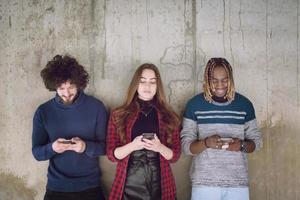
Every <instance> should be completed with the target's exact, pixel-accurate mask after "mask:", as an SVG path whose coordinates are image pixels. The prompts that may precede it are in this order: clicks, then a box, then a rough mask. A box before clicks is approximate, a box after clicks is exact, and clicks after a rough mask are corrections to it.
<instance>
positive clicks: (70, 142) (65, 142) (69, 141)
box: [60, 140, 76, 144]
mask: <svg viewBox="0 0 300 200" xmlns="http://www.w3.org/2000/svg"><path fill="white" fill-rule="evenodd" d="M60 143H63V144H76V143H75V142H72V140H64V141H61V142H60Z"/></svg>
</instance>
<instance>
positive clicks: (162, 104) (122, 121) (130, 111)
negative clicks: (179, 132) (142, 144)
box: [113, 63, 180, 144]
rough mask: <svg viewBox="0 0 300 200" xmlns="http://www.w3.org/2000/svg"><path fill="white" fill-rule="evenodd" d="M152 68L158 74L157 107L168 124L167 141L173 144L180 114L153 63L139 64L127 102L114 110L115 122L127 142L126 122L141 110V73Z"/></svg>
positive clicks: (122, 137)
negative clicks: (173, 136) (139, 91)
mask: <svg viewBox="0 0 300 200" xmlns="http://www.w3.org/2000/svg"><path fill="white" fill-rule="evenodd" d="M145 69H150V70H152V71H154V73H155V76H156V84H157V89H156V94H155V95H154V97H153V98H154V99H155V107H156V108H157V110H158V112H159V113H160V115H161V120H162V122H164V124H165V125H166V126H167V127H166V130H167V143H168V144H172V133H173V131H174V130H175V129H177V128H178V127H179V125H180V120H179V117H178V115H177V114H176V113H175V112H174V111H173V109H172V108H171V106H169V104H168V103H167V100H166V96H165V92H164V89H163V85H162V80H161V76H160V73H159V71H158V68H157V67H156V66H155V65H154V64H151V63H145V64H142V65H141V66H139V67H138V68H137V69H136V71H135V73H134V75H133V77H132V80H131V82H130V85H129V88H128V90H127V97H126V99H125V102H124V103H123V105H121V106H120V107H118V108H116V109H115V110H114V119H113V120H114V122H115V124H116V126H117V132H118V134H119V136H120V140H121V142H122V143H125V142H126V136H125V134H126V124H127V119H128V117H129V116H132V115H134V114H135V113H136V112H138V111H140V106H139V103H138V102H137V99H138V93H137V89H138V86H139V83H140V79H141V75H142V72H143V70H145Z"/></svg>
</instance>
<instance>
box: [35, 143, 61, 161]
mask: <svg viewBox="0 0 300 200" xmlns="http://www.w3.org/2000/svg"><path fill="white" fill-rule="evenodd" d="M32 154H33V156H34V158H35V159H36V160H38V161H44V160H48V159H50V158H51V157H52V156H54V155H55V154H56V153H55V152H54V151H53V149H52V144H51V143H49V144H46V145H34V146H33V147H32Z"/></svg>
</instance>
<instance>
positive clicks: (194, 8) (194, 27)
mask: <svg viewBox="0 0 300 200" xmlns="http://www.w3.org/2000/svg"><path fill="white" fill-rule="evenodd" d="M201 3H202V2H201ZM196 20H197V2H196V0H192V30H193V32H192V34H193V35H192V40H193V55H194V56H193V65H194V72H195V73H193V74H194V77H193V79H194V93H195V92H196V91H197V81H198V75H199V70H198V71H197V21H196Z"/></svg>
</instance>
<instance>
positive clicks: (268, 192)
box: [265, 0, 272, 200]
mask: <svg viewBox="0 0 300 200" xmlns="http://www.w3.org/2000/svg"><path fill="white" fill-rule="evenodd" d="M268 9H269V7H268V0H266V44H265V46H266V73H267V83H266V84H267V103H266V106H267V117H266V118H267V123H266V128H267V131H266V144H267V148H266V151H267V155H268V156H267V163H271V162H272V154H271V148H270V146H271V140H270V134H269V130H270V110H269V109H270V107H269V106H270V105H269V99H270V91H269V60H268V59H269V58H268V56H269V52H268V31H269V21H268V20H269V13H268V12H269V11H268ZM267 168H268V169H270V168H271V166H270V165H269V164H268V165H267ZM270 182H271V177H270V175H269V174H268V175H267V183H270ZM270 194H271V188H270V187H269V186H268V185H267V186H266V196H267V199H266V200H270V196H271V195H270Z"/></svg>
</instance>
